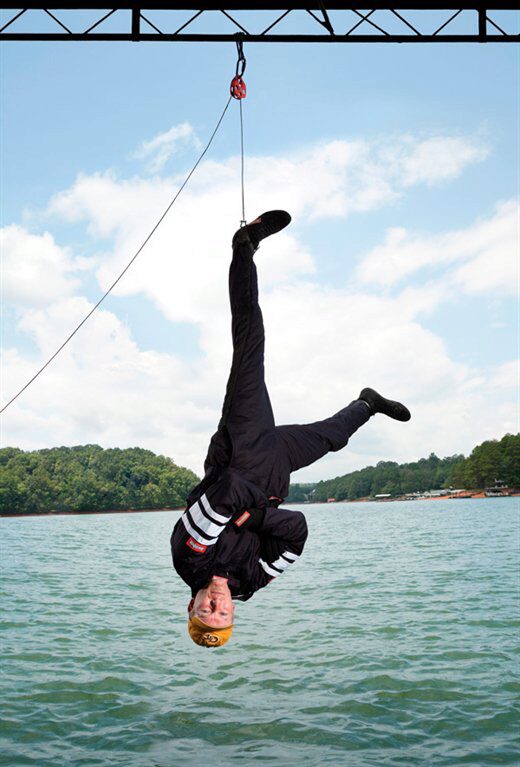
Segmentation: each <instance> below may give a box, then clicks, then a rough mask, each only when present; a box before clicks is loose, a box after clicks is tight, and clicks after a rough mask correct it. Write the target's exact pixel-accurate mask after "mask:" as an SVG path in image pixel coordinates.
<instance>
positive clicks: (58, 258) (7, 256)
mask: <svg viewBox="0 0 520 767" xmlns="http://www.w3.org/2000/svg"><path fill="white" fill-rule="evenodd" d="M0 250H1V252H2V280H1V282H2V301H3V302H6V304H7V303H8V304H12V305H15V306H16V307H17V308H18V309H20V308H22V307H32V306H44V305H46V304H49V303H52V302H53V301H54V300H55V299H56V298H57V297H61V296H63V295H70V294H71V293H72V292H73V291H74V290H75V289H76V288H77V287H78V286H79V284H80V283H79V280H78V279H77V278H76V277H74V276H73V274H74V272H77V271H78V270H79V269H82V268H84V267H85V266H86V262H84V261H81V260H79V259H76V260H73V259H72V257H71V251H70V250H69V249H68V248H62V247H60V246H59V245H57V244H56V242H55V240H54V238H53V236H52V234H50V233H49V232H45V233H44V234H41V235H37V234H31V233H30V232H28V231H27V230H26V229H24V228H23V227H21V226H17V225H16V224H12V225H10V226H6V227H3V228H2V229H1V230H0Z"/></svg>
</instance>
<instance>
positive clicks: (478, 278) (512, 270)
mask: <svg viewBox="0 0 520 767" xmlns="http://www.w3.org/2000/svg"><path fill="white" fill-rule="evenodd" d="M519 235H520V228H519V210H518V202H517V201H516V200H509V201H506V202H501V203H499V204H498V205H497V206H496V209H495V211H494V213H493V215H492V216H490V217H488V218H485V219H482V220H480V221H477V222H476V223H474V224H472V225H471V226H469V227H467V228H466V229H463V230H458V231H454V232H448V233H442V234H435V235H428V234H416V233H413V232H412V233H410V232H408V231H407V230H406V229H404V228H393V229H389V230H388V231H387V234H386V238H385V242H384V243H383V244H382V245H379V246H377V247H376V248H374V249H373V250H372V251H370V252H369V253H368V254H367V255H366V256H365V257H364V258H363V260H362V262H361V264H360V265H359V267H358V270H357V277H358V279H359V280H360V281H361V282H362V283H366V284H371V285H383V286H391V285H394V284H395V283H397V282H399V281H400V280H403V279H404V278H406V277H409V276H411V275H412V274H414V273H415V272H418V271H419V270H421V269H424V268H426V267H428V268H433V269H438V268H439V267H442V268H443V270H444V271H443V276H442V284H443V286H444V288H445V289H447V288H449V287H451V288H453V289H457V290H461V291H463V292H466V293H484V292H490V293H493V292H495V291H496V290H500V291H501V292H502V293H506V294H516V291H517V284H518V244H519ZM446 266H448V267H449V268H448V269H447V270H446Z"/></svg>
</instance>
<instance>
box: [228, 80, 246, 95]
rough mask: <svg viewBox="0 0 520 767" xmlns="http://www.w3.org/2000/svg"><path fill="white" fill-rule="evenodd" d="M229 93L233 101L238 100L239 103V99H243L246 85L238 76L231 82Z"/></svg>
mask: <svg viewBox="0 0 520 767" xmlns="http://www.w3.org/2000/svg"><path fill="white" fill-rule="evenodd" d="M229 92H230V93H231V95H232V96H233V98H234V99H238V100H239V101H241V99H245V97H246V84H245V82H244V81H243V80H242V78H241V77H240V76H239V75H237V76H236V77H234V78H233V79H232V80H231V85H230V86H229Z"/></svg>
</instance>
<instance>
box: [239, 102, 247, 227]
mask: <svg viewBox="0 0 520 767" xmlns="http://www.w3.org/2000/svg"><path fill="white" fill-rule="evenodd" d="M238 103H239V104H240V185H241V188H242V220H241V222H240V226H241V227H242V226H245V225H246V197H245V183H244V116H243V114H242V99H240V101H239V102H238Z"/></svg>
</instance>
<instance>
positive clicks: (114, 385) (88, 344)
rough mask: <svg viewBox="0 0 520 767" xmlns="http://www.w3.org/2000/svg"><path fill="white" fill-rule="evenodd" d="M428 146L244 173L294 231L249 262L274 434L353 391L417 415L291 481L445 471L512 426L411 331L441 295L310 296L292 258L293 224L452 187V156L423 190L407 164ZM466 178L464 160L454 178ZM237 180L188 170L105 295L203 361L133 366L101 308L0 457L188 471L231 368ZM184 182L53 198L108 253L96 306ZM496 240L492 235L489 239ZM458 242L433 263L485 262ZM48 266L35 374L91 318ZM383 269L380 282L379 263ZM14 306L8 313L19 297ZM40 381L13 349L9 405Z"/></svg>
mask: <svg viewBox="0 0 520 767" xmlns="http://www.w3.org/2000/svg"><path fill="white" fill-rule="evenodd" d="M437 141H440V139H439V140H437ZM160 143H161V142H159V145H160ZM423 145H427V141H415V142H414V141H412V140H411V139H409V138H407V139H406V141H397V142H394V144H393V145H392V144H391V143H388V144H387V145H385V146H382V145H370V144H368V143H367V142H346V141H337V142H331V143H330V144H327V145H325V146H322V147H314V148H311V149H310V150H301V151H300V152H298V153H295V154H294V156H291V157H288V158H287V157H286V158H280V157H257V158H250V159H249V160H248V164H247V174H248V196H247V203H248V209H249V210H250V211H252V212H253V214H254V215H256V214H257V213H258V212H259V211H262V210H264V209H265V208H267V207H284V206H285V205H287V207H288V208H289V210H290V211H291V213H293V215H294V219H295V220H294V225H293V226H292V227H291V228H290V229H288V230H286V231H284V232H283V233H281V234H280V235H278V236H277V237H275V238H273V239H272V240H269V241H268V242H266V243H265V244H263V245H262V247H261V248H260V251H259V252H258V254H257V255H256V261H257V263H258V268H259V275H260V284H261V294H262V306H263V308H264V316H265V322H266V328H267V339H268V343H267V357H266V369H267V375H268V384H269V387H270V391H271V395H272V400H273V405H274V408H275V412H276V414H277V419H278V422H280V423H281V422H308V421H313V420H316V419H318V418H323V417H326V416H328V415H330V414H331V413H332V412H335V411H336V410H338V409H339V408H341V407H343V406H344V405H345V404H347V402H349V401H350V400H351V399H353V398H355V397H356V396H357V394H358V392H359V390H360V389H361V388H362V387H363V386H365V385H370V386H374V387H375V388H377V389H380V390H381V391H382V392H383V393H385V394H388V395H389V396H392V397H397V398H402V399H403V400H404V401H405V402H406V403H407V404H409V405H410V407H411V409H412V411H413V414H414V419H413V420H412V422H411V423H410V424H405V425H403V424H397V423H395V422H390V421H388V419H384V418H383V417H378V418H377V419H374V420H373V421H371V422H370V424H369V425H368V426H367V427H366V428H365V429H363V430H362V431H361V432H360V433H359V435H356V436H355V437H354V438H353V440H352V443H351V447H350V449H349V450H347V451H343V452H341V453H339V454H333V455H330V456H328V457H327V458H326V459H325V460H324V461H323V462H322V463H320V464H319V465H318V466H316V467H314V468H313V469H310V470H308V471H307V473H306V474H305V475H304V476H308V477H311V478H319V477H324V476H330V475H333V474H340V473H343V472H345V471H348V470H350V469H351V468H354V467H355V466H358V467H359V466H360V465H364V464H365V463H367V461H369V460H379V459H381V458H383V457H386V458H394V459H396V460H406V459H413V458H417V457H419V456H421V455H422V454H423V453H424V451H425V449H427V450H428V451H430V450H432V449H433V450H436V451H437V452H438V453H440V454H442V455H445V454H448V453H452V452H455V451H459V450H467V449H470V448H471V447H472V446H473V445H474V444H475V443H476V442H478V441H479V440H480V439H482V435H483V434H484V436H488V433H491V435H492V436H496V435H497V433H500V431H501V430H502V429H503V428H505V427H507V424H508V423H509V420H510V418H511V410H510V409H509V411H508V410H507V408H506V407H503V404H504V401H503V395H502V394H500V399H497V398H498V394H496V396H495V395H494V394H493V391H491V389H489V387H488V388H487V389H486V386H485V385H484V386H483V385H482V380H483V381H484V384H486V381H488V380H489V379H490V374H489V373H486V372H485V371H484V372H482V371H475V370H472V369H471V368H470V367H468V366H467V365H463V364H461V363H459V362H457V361H456V360H453V359H451V358H450V355H449V353H448V351H447V349H446V347H445V344H444V342H443V340H442V339H441V338H439V337H438V336H436V335H435V334H433V333H431V332H430V331H428V330H427V329H426V328H425V327H423V326H422V325H421V323H420V321H419V317H420V316H421V314H422V313H423V312H424V309H425V307H426V308H428V307H430V308H431V307H433V306H435V305H436V304H437V303H438V302H439V301H440V300H441V299H442V295H443V294H442V290H440V289H439V286H438V285H437V284H436V283H431V284H427V285H426V286H425V285H421V286H420V287H415V288H414V287H410V286H408V287H406V286H405V287H404V289H403V290H401V291H400V294H399V295H398V296H394V297H384V296H383V297H382V296H379V295H375V294H374V293H373V292H371V291H372V283H370V285H371V286H370V288H367V287H366V286H364V285H363V284H362V285H361V287H359V286H358V287H357V288H352V287H351V286H350V287H349V286H346V285H344V284H338V285H335V286H333V287H332V286H324V285H319V284H317V282H316V279H315V276H314V275H315V272H316V265H315V263H314V259H313V256H312V253H311V252H310V250H309V249H308V248H307V247H305V245H304V244H303V243H302V239H303V237H302V230H301V228H299V221H303V220H305V219H306V218H313V219H320V218H330V217H339V216H347V215H349V214H351V213H352V212H353V211H356V210H368V209H374V208H376V207H378V206H381V205H383V204H388V203H391V202H392V201H393V200H394V199H396V198H397V197H398V196H399V195H400V194H402V193H403V189H405V188H406V185H407V184H409V183H412V182H411V180H410V179H411V178H415V182H416V183H424V182H426V183H430V182H434V181H438V180H440V179H441V178H449V177H450V175H452V174H453V172H454V171H453V161H452V158H451V159H450V157H451V155H450V153H449V152H446V153H445V155H444V157H445V158H446V159H445V160H443V159H442V157H441V159H440V160H439V161H438V163H439V166H440V168H441V170H439V172H437V170H438V169H437V170H436V174H433V172H432V171H430V170H429V169H428V162H429V160H428V152H426V151H424V150H421V149H420V148H421V147H422V146H423ZM440 154H442V153H440ZM440 154H439V156H440ZM389 155H392V157H393V160H392V161H389V160H388V156H389ZM462 155H463V156H465V158H466V159H465V160H464V162H465V163H469V162H474V161H476V159H477V156H476V155H475V154H471V152H468V153H466V155H464V153H462ZM421 158H422V159H421ZM421 163H422V165H421ZM443 163H444V165H443ZM462 166H463V163H462V162H461V164H459V166H458V167H459V169H458V171H457V172H460V171H461V170H462ZM421 167H422V168H423V170H422V171H421V170H420V168H421ZM442 168H444V170H442ZM411 169H413V173H412V170H411ZM413 174H415V175H413ZM434 175H435V178H434ZM238 179H239V163H238V160H237V159H236V158H232V159H229V160H228V161H226V162H219V163H217V162H205V163H203V164H201V166H200V168H199V170H198V172H197V175H196V176H195V177H194V178H193V180H192V183H191V184H190V187H189V188H188V189H186V191H185V192H184V194H183V195H182V197H181V198H179V201H178V202H177V203H176V205H175V207H174V208H173V209H172V211H171V212H170V213H169V214H168V216H167V217H166V219H165V221H164V222H163V224H162V225H161V227H160V228H159V230H158V231H157V232H156V234H155V235H154V237H153V238H152V240H151V241H150V242H149V244H148V245H147V246H146V250H145V251H144V252H143V254H142V256H141V257H140V258H139V259H138V260H137V261H136V262H135V264H134V265H133V266H132V268H131V269H130V271H129V272H128V273H127V274H126V275H125V278H124V280H123V281H122V282H121V283H120V284H119V285H118V286H117V288H116V291H115V293H116V294H117V295H119V296H140V297H145V298H146V299H148V300H150V301H152V302H153V304H154V305H155V306H156V307H157V308H158V309H159V311H160V312H161V313H162V315H163V316H164V317H165V318H166V319H167V320H170V321H176V322H177V321H184V322H190V323H194V324H195V325H196V326H197V329H198V331H199V338H200V351H201V355H200V356H198V357H194V358H190V359H183V358H181V357H180V356H176V355H174V354H165V353H158V352H151V351H143V350H141V349H140V348H139V347H138V345H137V343H136V341H135V340H134V338H133V337H132V333H131V331H130V329H129V328H128V327H126V326H125V325H124V323H122V322H121V320H120V319H119V318H118V317H117V316H116V315H115V314H114V313H113V312H111V311H108V310H107V309H102V310H100V311H98V312H96V314H95V315H94V316H93V317H92V318H91V320H89V323H88V324H87V325H86V326H85V327H84V328H82V329H81V330H80V332H79V333H78V334H77V336H76V337H75V338H74V340H73V342H72V343H71V344H70V345H69V346H67V347H66V349H65V350H64V352H63V353H62V354H61V355H60V356H59V357H58V359H57V360H56V361H55V362H54V363H53V364H52V366H50V367H49V368H48V370H47V371H46V372H45V374H44V375H42V377H41V378H40V379H39V380H38V382H36V383H35V385H34V386H33V387H31V388H30V389H29V390H28V391H27V392H26V393H25V394H24V395H23V397H21V398H20V399H19V400H18V401H17V402H16V403H15V404H13V406H12V407H11V408H10V410H9V411H7V414H6V416H5V418H4V429H5V431H4V439H3V441H4V444H6V443H9V442H11V443H13V444H17V445H20V446H22V447H42V446H45V445H49V444H74V443H82V442H83V443H84V442H98V443H100V444H102V445H105V446H110V445H120V446H126V445H135V444H140V445H142V446H144V447H148V448H150V449H152V450H154V451H156V452H161V453H165V454H168V455H172V456H173V457H174V458H175V459H176V460H177V461H178V462H179V463H181V464H184V465H188V466H190V467H191V468H193V469H195V470H196V471H199V472H200V471H201V466H202V461H203V459H204V455H205V450H206V445H207V442H208V440H209V437H210V436H211V433H212V432H213V430H214V429H215V427H216V424H217V421H218V418H219V414H220V407H221V403H222V398H223V395H224V389H225V383H226V378H227V374H228V369H229V363H230V358H231V342H230V333H229V325H230V323H229V310H228V299H227V269H228V258H229V244H230V239H231V234H232V232H233V230H234V229H235V228H236V226H237V212H238V209H239V196H238V190H239V184H238ZM181 180H182V179H181V178H180V177H179V178H174V179H170V178H166V179H164V178H163V179H161V178H153V179H142V178H139V177H135V178H132V179H126V180H119V179H117V178H116V177H115V176H114V175H113V174H111V173H105V174H96V175H94V176H81V177H79V178H78V179H77V181H76V183H75V184H74V186H73V187H72V188H71V189H69V190H66V191H65V192H62V193H60V194H58V195H56V196H55V197H54V198H53V200H52V201H51V202H50V205H49V209H48V214H49V215H51V216H55V217H57V218H58V219H61V220H66V221H72V222H84V223H85V225H86V228H87V230H88V232H89V233H90V236H91V237H92V239H93V248H94V249H95V251H96V252H97V251H98V250H99V248H100V240H103V241H107V242H103V248H104V250H105V258H104V261H103V263H102V264H101V266H99V265H98V262H97V260H96V259H94V260H92V261H91V266H92V267H93V268H97V278H98V281H99V285H100V288H101V290H105V289H106V288H107V287H108V285H109V284H110V283H111V282H112V281H113V279H114V277H115V276H116V275H117V274H118V272H119V271H120V270H121V269H122V267H123V266H124V265H125V264H126V263H127V262H128V260H129V258H130V257H131V255H132V254H133V253H135V251H136V250H137V248H138V247H139V245H140V244H141V243H142V241H143V240H144V238H145V236H146V235H147V234H148V232H149V231H150V229H151V227H152V226H153V224H154V223H155V222H156V221H157V219H158V217H159V216H160V214H161V213H162V211H163V210H164V209H165V208H166V206H167V204H168V202H169V201H170V199H171V198H172V196H173V194H174V193H175V191H176V189H177V188H178V185H179V183H180V181H181ZM415 182H414V183H415ZM500 215H504V216H505V217H507V215H508V214H507V206H505V207H504V209H503V211H502V213H500V209H499V210H498V211H497V214H496V216H495V217H499V216H500ZM490 221H491V220H490ZM495 224H496V229H497V231H502V226H501V224H500V223H498V224H497V223H496V222H495ZM480 226H482V230H481V231H480V232H479V231H473V230H472V231H473V240H472V242H474V243H477V242H481V241H482V237H484V239H485V236H487V245H486V247H487V248H488V249H489V251H490V252H494V250H493V249H496V247H497V242H498V241H499V240H500V236H499V235H497V234H494V233H493V226H492V224H491V223H489V222H488V224H486V222H482V223H481V224H480ZM455 234H456V235H458V236H457V237H456V236H455ZM455 234H451V235H445V237H446V238H448V243H451V245H450V247H451V251H452V252H453V254H455V255H453V257H448V258H446V259H445V261H446V263H449V264H451V263H454V264H456V266H457V267H458V266H460V265H461V264H468V263H469V259H470V258H472V257H473V256H474V255H475V253H477V254H478V255H480V254H482V253H483V252H484V250H485V248H484V249H483V248H480V249H478V248H477V247H476V245H475V244H473V245H472V244H471V242H470V243H469V244H467V235H468V231H465V232H460V233H455ZM393 237H394V240H393V244H392V247H393V248H394V251H395V254H396V259H397V264H398V267H399V264H400V262H399V257H400V253H401V249H402V247H403V244H404V245H406V244H409V243H408V239H409V238H410V235H408V233H407V232H401V233H398V234H394V235H393ZM450 237H451V238H452V239H453V240H456V242H455V243H453V242H452V240H450ZM413 238H417V236H413ZM426 239H427V238H425V240H426ZM414 243H415V239H414ZM463 243H466V244H465V245H464V247H463ZM427 244H428V243H427ZM383 247H384V248H389V247H390V245H389V244H388V242H387V243H386V244H385V245H384V246H383ZM461 248H462V249H464V248H466V249H465V250H464V253H465V254H468V255H467V258H466V255H465V256H464V258H465V259H466V260H463V259H459V256H458V253H459V252H460V250H461ZM374 252H375V251H374ZM428 252H429V253H430V256H429V258H431V259H433V258H434V255H435V252H436V248H435V244H433V245H432V244H431V243H430V250H429V251H428ZM371 255H372V257H373V258H375V256H374V254H371ZM60 257H61V260H60V259H59V258H58V265H57V266H56V269H55V272H56V278H55V287H54V291H53V297H54V298H53V302H52V305H46V306H43V307H42V306H41V305H38V304H37V302H36V301H35V302H34V303H31V306H30V307H28V305H25V308H23V307H22V309H23V311H22V312H21V318H20V323H19V329H20V330H21V331H23V332H25V333H26V334H28V335H29V336H30V337H31V338H32V339H33V340H34V342H35V343H36V345H37V348H38V350H39V356H40V359H41V361H43V360H45V358H46V357H47V356H48V355H49V353H52V351H54V349H55V348H56V346H58V345H59V343H61V341H62V340H63V337H64V336H65V335H66V333H67V332H68V331H69V329H72V328H73V327H74V326H75V324H77V322H78V321H79V319H81V318H82V316H84V314H86V313H87V311H88V309H89V307H90V306H91V304H90V303H89V302H88V301H87V300H86V299H85V298H84V297H82V296H81V295H72V292H73V290H74V288H73V287H71V283H70V276H69V269H70V266H71V264H72V263H74V262H73V261H72V256H71V254H70V253H66V254H65V255H64V254H63V253H61V256H60ZM407 263H408V262H406V263H405V264H404V266H402V267H401V271H402V274H403V275H406V274H408V273H409V271H408V266H407ZM424 263H425V264H426V263H428V260H426V261H425V262H424ZM366 264H368V265H370V258H369V259H367V261H365V266H366ZM378 267H379V269H381V270H383V271H384V268H383V267H384V263H383V258H381V259H380V260H379V261H378ZM367 268H368V267H367ZM453 280H455V274H454V276H453ZM28 282H30V284H31V285H32V284H33V283H32V280H29V281H28ZM380 282H381V281H380ZM382 282H383V283H384V280H383V281H382ZM378 284H379V283H378ZM76 292H79V291H76ZM13 298H14V300H15V301H16V302H17V305H20V306H21V302H20V300H19V299H18V297H17V296H16V295H14V296H13ZM425 300H426V304H425ZM40 364H41V362H40ZM37 367H38V364H37V362H36V361H35V360H29V359H28V358H27V357H26V356H25V355H22V354H20V353H17V352H15V351H14V350H9V349H8V350H7V352H6V354H5V359H4V382H5V386H4V389H7V382H8V385H9V390H10V393H11V392H13V393H14V391H16V389H17V387H19V386H21V385H23V383H25V381H26V380H27V378H29V377H30V375H32V374H33V372H34V370H35V369H36V368H37ZM477 412H478V414H479V415H478V419H476V418H475V413H477ZM425 445H427V448H425ZM454 446H455V447H454Z"/></svg>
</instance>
